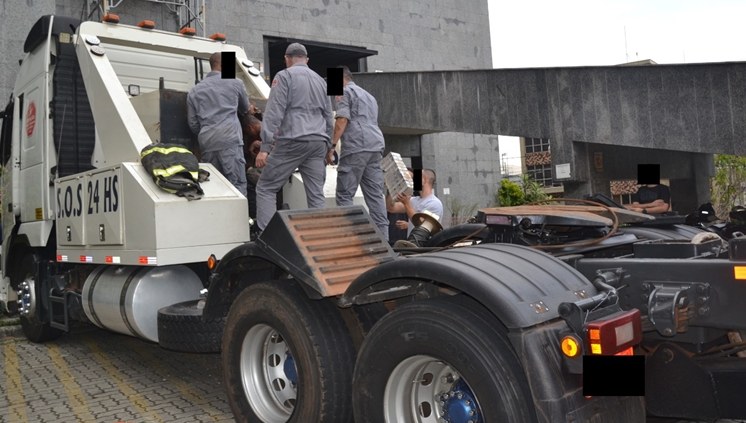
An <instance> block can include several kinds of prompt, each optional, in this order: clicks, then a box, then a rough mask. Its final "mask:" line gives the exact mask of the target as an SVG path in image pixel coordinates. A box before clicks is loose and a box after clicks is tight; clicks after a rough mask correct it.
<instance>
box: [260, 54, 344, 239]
mask: <svg viewBox="0 0 746 423" xmlns="http://www.w3.org/2000/svg"><path fill="white" fill-rule="evenodd" d="M332 123H333V122H332V105H331V99H330V98H329V97H328V96H327V95H326V82H325V81H324V80H323V79H322V78H321V77H320V76H319V75H318V74H317V73H316V72H314V71H312V70H311V69H309V68H308V66H306V65H304V64H295V65H293V66H291V67H289V68H287V69H285V70H283V71H280V72H278V73H277V75H275V79H274V80H273V81H272V91H271V92H270V94H269V99H268V100H267V106H266V107H265V110H264V119H263V120H262V140H263V142H262V148H261V151H264V152H270V155H269V157H268V158H267V164H266V166H265V168H264V170H262V175H261V176H260V177H259V183H257V186H256V208H257V216H256V217H257V226H258V227H259V230H264V228H266V227H267V224H268V223H269V220H270V219H271V218H272V216H273V215H274V214H275V211H277V204H276V198H275V196H276V194H277V192H278V191H279V190H281V189H282V187H283V186H284V185H285V182H286V181H287V180H288V178H289V177H290V175H292V173H293V171H294V170H295V169H296V168H298V170H299V171H300V174H301V176H302V177H303V186H304V188H305V190H306V201H307V203H308V207H309V208H322V207H324V205H325V201H324V181H325V180H326V169H325V166H326V164H325V162H324V161H325V158H326V152H327V151H328V150H329V148H331V134H332Z"/></svg>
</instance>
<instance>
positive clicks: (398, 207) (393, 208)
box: [386, 195, 409, 213]
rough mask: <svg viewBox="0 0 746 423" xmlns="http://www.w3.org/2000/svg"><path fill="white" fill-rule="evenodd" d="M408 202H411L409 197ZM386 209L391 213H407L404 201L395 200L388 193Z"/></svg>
mask: <svg viewBox="0 0 746 423" xmlns="http://www.w3.org/2000/svg"><path fill="white" fill-rule="evenodd" d="M397 199H398V197H397ZM407 203H409V199H407ZM386 211H388V212H389V213H406V212H407V209H406V207H405V206H404V203H403V202H402V201H394V200H392V199H391V197H390V196H388V195H386Z"/></svg>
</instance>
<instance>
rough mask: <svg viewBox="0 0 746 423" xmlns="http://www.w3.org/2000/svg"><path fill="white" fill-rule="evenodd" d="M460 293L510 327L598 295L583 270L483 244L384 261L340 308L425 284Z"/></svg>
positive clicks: (355, 283)
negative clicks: (562, 305)
mask: <svg viewBox="0 0 746 423" xmlns="http://www.w3.org/2000/svg"><path fill="white" fill-rule="evenodd" d="M432 285H435V286H437V287H444V288H451V289H456V290H458V291H460V292H463V293H465V294H467V295H469V296H471V297H473V298H475V299H476V300H477V301H479V302H480V303H482V304H483V305H484V306H485V307H487V309H489V310H491V311H492V313H494V314H495V315H496V316H497V317H498V318H499V319H500V320H501V321H502V323H503V324H504V325H505V326H507V327H508V328H510V329H516V328H526V327H530V326H534V325H537V324H539V323H543V322H547V321H550V320H553V319H555V318H557V317H559V314H558V312H557V308H558V307H559V305H560V303H563V302H574V301H577V300H579V299H583V298H587V297H591V296H593V295H595V294H596V293H597V292H596V288H595V287H594V286H593V285H592V284H591V282H590V281H588V279H586V278H585V277H584V276H583V275H582V274H581V273H580V272H578V271H577V270H575V269H574V268H572V267H571V266H569V265H567V264H565V263H564V262H562V261H560V260H558V259H556V258H554V257H552V256H550V255H548V254H546V253H543V252H541V251H538V250H535V249H532V248H529V247H524V246H519V245H509V244H482V245H477V246H473V247H463V248H456V249H451V250H446V251H440V252H435V253H427V254H421V255H417V256H414V257H411V258H404V259H399V260H395V261H392V262H388V263H384V264H382V265H380V266H378V267H376V268H374V269H372V270H370V271H368V272H365V273H364V274H362V275H360V277H358V278H357V279H356V280H355V281H353V282H352V284H350V286H349V288H348V289H347V291H346V292H345V294H344V295H343V296H342V298H341V301H340V302H341V304H342V305H352V304H363V303H367V302H372V301H377V300H379V299H381V298H383V297H385V296H387V295H388V296H389V297H390V298H395V296H397V293H398V296H404V295H412V294H414V293H415V292H416V291H418V290H425V289H426V286H432Z"/></svg>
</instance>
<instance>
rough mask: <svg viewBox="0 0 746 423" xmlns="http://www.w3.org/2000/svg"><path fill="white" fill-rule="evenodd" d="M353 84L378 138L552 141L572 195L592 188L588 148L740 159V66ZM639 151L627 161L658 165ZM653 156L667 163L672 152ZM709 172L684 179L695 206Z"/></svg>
mask: <svg viewBox="0 0 746 423" xmlns="http://www.w3.org/2000/svg"><path fill="white" fill-rule="evenodd" d="M356 80H357V82H358V84H360V85H361V86H363V87H365V88H366V89H368V90H369V91H370V92H371V93H373V94H374V95H375V96H376V97H377V98H379V102H380V103H381V104H382V106H381V114H380V118H379V123H380V125H381V126H382V128H383V129H384V132H389V133H396V132H398V131H406V132H408V133H417V132H421V133H425V132H428V131H455V132H467V133H479V134H501V135H513V136H524V137H537V138H549V139H550V140H551V143H552V144H551V149H552V161H553V163H554V164H555V165H556V164H569V165H570V178H568V179H565V180H563V181H562V182H563V183H564V185H565V193H566V195H567V196H569V197H582V196H583V195H584V194H587V193H590V192H592V191H593V186H592V179H593V178H594V175H592V174H590V173H589V169H590V168H591V167H592V165H593V163H592V161H591V160H592V159H591V156H590V155H589V154H588V148H589V144H591V143H592V144H602V145H608V146H613V145H615V146H624V147H632V148H641V149H655V150H665V151H669V152H670V151H679V152H690V153H695V155H694V156H686V157H687V160H686V161H692V160H695V159H694V157H698V158H697V159H696V161H698V162H700V163H701V166H697V167H696V168H697V169H700V168H708V166H709V167H711V165H710V164H708V163H709V162H708V161H711V159H710V158H709V156H708V154H709V153H725V154H739V155H746V142H744V141H745V140H746V97H744V95H743V93H744V92H746V62H737V63H710V64H692V65H655V66H637V67H633V66H630V67H592V68H591V67H584V68H546V69H493V70H466V71H438V72H417V73H398V72H392V73H378V74H362V75H358V76H357V77H356ZM380 99H389V100H390V101H383V102H382V101H381V100H380ZM423 147H424V145H423ZM645 151H646V152H645V153H642V154H639V159H640V160H639V161H635V162H633V164H636V163H656V162H655V161H652V162H651V156H650V155H648V154H647V150H645ZM660 157H661V158H660V160H659V162H660V163H664V162H667V159H668V157H669V156H667V154H665V153H664V154H662V155H660ZM692 169H694V168H692ZM692 172H694V170H692ZM705 172H710V171H707V170H705ZM707 176H709V173H700V174H697V175H696V176H695V175H693V174H692V175H690V176H689V177H690V179H691V178H693V179H692V180H697V183H696V187H692V191H691V192H697V195H698V198H697V199H696V201H700V202H702V201H707V199H708V197H709V193H708V190H707V189H706V188H705V185H706V184H705V183H704V181H705V179H703V178H706V177H707Z"/></svg>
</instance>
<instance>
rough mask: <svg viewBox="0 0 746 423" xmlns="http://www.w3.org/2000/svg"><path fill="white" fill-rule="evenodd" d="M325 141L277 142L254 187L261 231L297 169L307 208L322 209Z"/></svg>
mask: <svg viewBox="0 0 746 423" xmlns="http://www.w3.org/2000/svg"><path fill="white" fill-rule="evenodd" d="M326 152H327V145H326V142H325V141H277V142H276V143H275V146H274V148H273V149H272V152H271V153H270V154H269V157H268V158H267V164H266V166H265V167H264V169H263V170H262V175H261V176H260V177H259V183H257V184H256V220H257V227H259V230H260V231H263V230H264V228H266V227H267V224H268V223H269V221H270V219H272V216H274V214H275V212H276V211H277V203H276V195H277V192H279V191H280V190H281V189H282V187H283V186H285V183H286V182H287V181H288V178H290V175H292V174H293V171H294V170H295V169H296V168H297V169H298V170H299V171H300V175H301V177H303V187H304V188H305V190H306V201H307V204H308V208H314V209H319V208H323V207H324V206H325V201H324V181H326V168H325V167H326V164H325V162H324V161H325V159H326Z"/></svg>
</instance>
